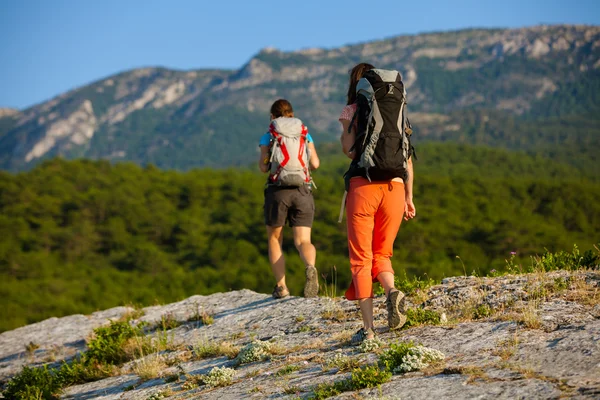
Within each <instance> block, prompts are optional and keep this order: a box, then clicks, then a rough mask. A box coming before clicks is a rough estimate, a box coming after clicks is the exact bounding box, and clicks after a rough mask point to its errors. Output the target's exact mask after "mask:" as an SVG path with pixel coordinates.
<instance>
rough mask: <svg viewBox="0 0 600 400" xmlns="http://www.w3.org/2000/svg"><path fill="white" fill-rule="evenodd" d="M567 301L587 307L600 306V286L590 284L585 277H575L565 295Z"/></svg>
mask: <svg viewBox="0 0 600 400" xmlns="http://www.w3.org/2000/svg"><path fill="white" fill-rule="evenodd" d="M565 300H567V301H574V302H577V303H580V304H583V305H586V306H595V305H598V304H600V286H595V285H594V284H592V283H591V282H588V281H587V280H586V278H585V276H574V277H573V278H572V279H571V281H570V285H569V290H568V292H567V293H566V294H565Z"/></svg>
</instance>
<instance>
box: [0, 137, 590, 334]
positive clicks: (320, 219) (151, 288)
mask: <svg viewBox="0 0 600 400" xmlns="http://www.w3.org/2000/svg"><path fill="white" fill-rule="evenodd" d="M319 150H320V153H321V156H322V157H321V158H322V160H321V168H320V169H319V170H317V171H315V173H314V178H315V181H316V183H317V186H318V189H317V190H315V192H314V196H315V201H316V217H315V223H314V227H313V228H314V229H313V242H314V243H315V245H316V247H317V250H318V255H317V268H318V269H319V272H320V274H321V278H322V280H321V283H322V287H323V288H324V287H325V286H327V287H328V288H329V291H331V290H332V287H331V284H332V282H336V283H337V288H336V290H337V295H338V296H339V295H341V294H343V291H344V290H345V289H346V287H347V286H348V284H349V282H350V271H349V266H348V261H347V251H348V248H347V243H346V226H345V221H344V223H341V224H339V223H338V222H337V217H338V213H339V208H340V202H341V198H342V194H343V190H344V188H343V180H342V175H343V172H344V171H345V169H346V167H347V165H348V160H347V159H345V158H344V157H343V156H340V155H338V153H339V149H338V146H337V145H322V146H321V147H319ZM417 156H418V159H417V160H416V161H415V189H414V201H415V205H416V207H417V217H416V218H415V219H413V220H411V221H408V222H404V223H403V226H402V227H401V229H400V232H399V235H398V238H397V240H396V243H395V253H394V257H393V265H394V269H395V271H396V273H397V274H400V275H402V276H404V275H406V276H408V277H424V276H427V277H429V278H432V279H436V280H439V279H441V278H443V277H446V276H453V275H462V274H464V273H465V272H466V273H467V274H480V275H483V274H487V273H489V272H490V271H491V270H497V271H502V270H503V269H504V268H505V267H506V264H507V261H506V260H507V259H509V258H510V257H511V255H510V254H511V252H516V259H515V261H516V262H518V263H522V264H523V265H525V264H529V263H530V257H531V256H534V255H537V254H541V253H543V252H544V251H546V250H548V251H560V250H570V249H572V248H573V245H575V244H576V245H577V246H578V247H579V249H581V251H586V250H589V249H593V246H594V245H598V244H599V243H600V202H599V201H598V199H599V198H600V182H598V180H597V179H594V174H590V173H587V174H586V173H582V171H581V168H582V166H581V165H579V166H578V165H572V164H568V163H558V162H557V161H556V160H555V159H550V158H544V157H542V156H539V155H528V154H526V153H524V152H516V151H509V150H504V149H493V148H489V147H483V146H469V145H464V144H456V143H425V144H422V145H420V146H418V148H417ZM582 165H583V166H585V165H590V163H583V164H582ZM265 179H266V178H265V176H264V175H262V174H260V173H259V172H258V171H257V169H256V168H254V166H249V167H241V168H236V169H233V168H230V169H218V170H217V169H209V168H205V169H192V170H189V171H187V172H178V171H172V170H160V169H158V168H156V167H154V166H152V165H148V166H146V167H140V166H137V165H135V164H133V163H117V164H113V163H110V162H108V161H90V160H74V161H65V160H62V159H58V158H57V159H53V160H49V161H45V162H43V163H42V164H40V165H38V166H37V167H36V168H34V169H32V170H30V171H28V172H21V173H16V174H15V173H9V172H0V277H1V279H0V297H1V298H2V307H1V309H0V331H5V330H10V329H14V328H16V327H18V326H22V325H25V324H29V323H32V322H37V321H40V320H42V319H45V318H48V317H51V316H63V315H70V314H76V313H84V314H85V313H90V312H93V311H96V310H100V309H106V308H110V307H113V306H118V305H125V304H131V305H135V306H146V305H151V304H155V303H166V302H172V301H177V300H181V299H183V298H186V297H188V296H191V295H194V294H210V293H214V292H222V291H228V290H237V289H242V288H247V289H251V290H255V291H258V292H262V293H270V292H271V290H272V286H273V284H274V282H273V278H272V275H271V272H270V267H269V263H268V259H267V251H266V234H265V227H264V225H263V216H262V204H263V189H264V183H265ZM284 247H285V254H286V257H287V266H288V274H287V275H288V284H289V286H290V289H291V291H292V294H296V295H299V294H300V293H301V289H302V286H303V284H304V275H303V266H302V265H301V262H300V260H299V258H298V255H297V253H296V251H295V249H294V247H293V244H292V242H291V231H286V237H285V240H284ZM325 283H327V284H328V285H325Z"/></svg>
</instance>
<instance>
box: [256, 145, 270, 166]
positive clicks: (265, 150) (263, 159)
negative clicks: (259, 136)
mask: <svg viewBox="0 0 600 400" xmlns="http://www.w3.org/2000/svg"><path fill="white" fill-rule="evenodd" d="M258 168H259V169H260V172H268V171H269V146H260V157H259V159H258Z"/></svg>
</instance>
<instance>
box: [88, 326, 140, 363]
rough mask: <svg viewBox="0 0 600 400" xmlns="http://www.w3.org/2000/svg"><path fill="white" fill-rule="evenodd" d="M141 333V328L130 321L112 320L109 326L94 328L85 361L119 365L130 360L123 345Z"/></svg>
mask: <svg viewBox="0 0 600 400" xmlns="http://www.w3.org/2000/svg"><path fill="white" fill-rule="evenodd" d="M140 333H141V331H140V328H138V327H135V326H133V325H131V324H130V323H129V322H128V321H111V323H110V325H109V326H105V327H100V328H96V329H94V338H93V339H92V340H91V341H90V342H89V343H88V350H87V351H86V352H85V353H84V356H83V362H84V363H85V364H94V363H99V364H110V365H118V364H121V363H123V362H125V361H128V357H127V354H126V352H125V351H124V349H123V346H124V344H125V343H126V342H127V340H129V339H131V338H133V337H135V336H136V335H138V334H140Z"/></svg>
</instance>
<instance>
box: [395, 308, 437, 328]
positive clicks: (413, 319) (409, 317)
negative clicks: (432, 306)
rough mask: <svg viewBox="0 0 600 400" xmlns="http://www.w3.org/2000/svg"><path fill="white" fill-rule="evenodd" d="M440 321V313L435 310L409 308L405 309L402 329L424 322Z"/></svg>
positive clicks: (435, 323) (423, 323)
mask: <svg viewBox="0 0 600 400" xmlns="http://www.w3.org/2000/svg"><path fill="white" fill-rule="evenodd" d="M440 321H441V317H440V314H439V313H437V312H435V311H432V310H425V309H422V308H409V309H408V310H406V323H405V324H404V326H403V327H402V329H408V328H410V327H412V326H418V325H425V324H429V325H439V324H440Z"/></svg>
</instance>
